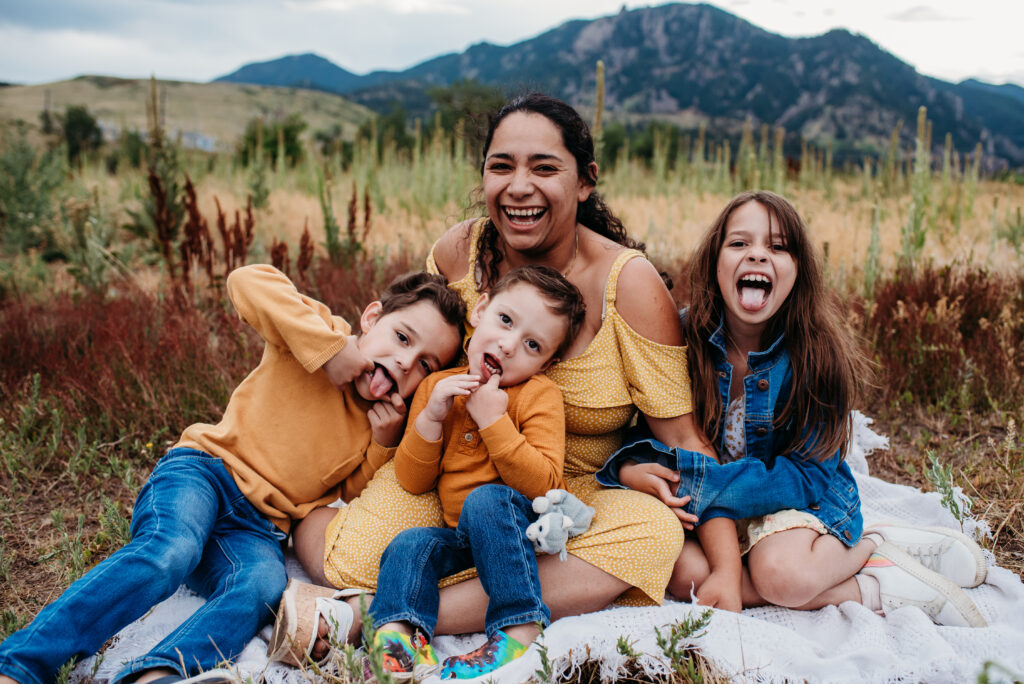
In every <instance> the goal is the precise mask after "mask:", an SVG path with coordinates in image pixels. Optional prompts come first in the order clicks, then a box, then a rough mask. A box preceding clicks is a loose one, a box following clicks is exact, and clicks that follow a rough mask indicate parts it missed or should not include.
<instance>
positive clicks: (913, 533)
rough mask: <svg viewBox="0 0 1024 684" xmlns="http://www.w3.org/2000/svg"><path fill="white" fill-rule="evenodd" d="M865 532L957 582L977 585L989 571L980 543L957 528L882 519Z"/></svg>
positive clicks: (969, 585) (958, 583) (960, 584)
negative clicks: (878, 523)
mask: <svg viewBox="0 0 1024 684" xmlns="http://www.w3.org/2000/svg"><path fill="white" fill-rule="evenodd" d="M864 532H865V534H867V533H870V532H877V533H878V534H880V535H882V538H883V539H885V541H887V542H889V543H890V544H893V545H895V546H897V547H899V548H900V549H902V550H903V551H906V552H907V553H908V554H910V555H911V556H913V557H914V558H916V559H917V560H918V561H920V562H921V564H922V565H924V566H925V567H926V568H928V569H929V570H934V571H935V572H937V573H939V574H940V575H942V576H944V577H948V578H949V579H951V580H953V581H954V582H956V583H957V585H958V586H961V587H976V586H978V585H979V584H981V583H982V582H984V581H985V576H986V575H987V574H988V565H987V564H986V563H985V554H984V553H982V551H981V547H980V546H978V544H977V542H975V541H974V540H973V539H971V538H970V537H968V536H967V535H966V534H963V533H962V532H959V531H957V530H952V529H949V528H947V527H915V526H913V525H903V524H900V523H885V524H883V525H876V526H874V527H872V528H870V529H867V530H865V531H864Z"/></svg>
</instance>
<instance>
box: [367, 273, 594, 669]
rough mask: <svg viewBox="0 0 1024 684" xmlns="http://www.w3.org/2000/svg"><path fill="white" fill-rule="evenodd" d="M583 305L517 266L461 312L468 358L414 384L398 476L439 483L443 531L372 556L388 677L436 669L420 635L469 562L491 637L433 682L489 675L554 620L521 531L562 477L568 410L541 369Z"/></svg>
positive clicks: (418, 486)
mask: <svg viewBox="0 0 1024 684" xmlns="http://www.w3.org/2000/svg"><path fill="white" fill-rule="evenodd" d="M583 314H584V307H583V300H582V296H581V295H580V293H579V291H578V290H577V289H576V287H575V286H574V285H572V284H571V283H570V282H569V281H568V280H566V279H565V278H563V277H562V275H561V274H560V273H558V272H557V271H556V270H554V269H551V268H548V267H543V266H525V267H521V268H517V269H514V270H512V271H510V272H509V273H508V274H507V275H506V276H505V277H504V278H502V279H501V280H500V281H499V282H498V283H497V284H496V285H495V286H494V287H493V288H492V289H491V292H490V294H489V295H487V294H485V295H483V296H482V297H481V299H480V302H479V303H478V304H477V306H476V307H475V308H474V310H473V312H472V314H471V316H470V323H471V324H473V326H474V327H475V329H474V331H473V335H472V337H471V338H470V340H469V343H468V346H467V349H466V352H467V356H468V365H467V366H463V367H461V368H454V369H451V370H448V371H442V372H441V373H436V374H434V375H432V376H431V377H429V378H427V380H426V381H424V383H423V385H422V386H421V387H420V389H419V390H418V391H417V393H416V398H415V399H414V401H413V404H412V407H411V409H410V413H409V416H410V425H409V427H408V428H407V429H406V432H405V436H404V437H403V438H402V443H401V444H400V445H399V447H398V453H397V454H396V455H395V471H396V473H397V475H398V480H399V482H401V484H402V486H403V487H405V488H406V489H407V490H408V491H410V492H412V493H414V494H415V493H421V492H426V491H429V490H431V489H433V488H434V487H436V488H437V490H438V494H439V496H440V498H441V507H442V509H443V511H444V517H445V523H446V524H447V525H448V527H444V528H432V527H421V528H413V529H410V530H406V531H404V532H402V533H400V534H399V535H398V536H397V537H395V539H394V540H393V541H392V542H391V544H389V545H388V547H387V549H386V550H385V551H384V555H383V557H382V558H381V568H380V577H379V580H378V585H377V594H376V596H375V597H374V599H373V603H372V604H371V605H370V609H369V610H370V614H371V616H372V617H373V622H374V628H375V629H377V630H378V631H377V636H376V639H377V641H378V642H380V643H381V644H382V645H383V647H384V650H385V653H388V654H390V656H391V657H390V658H387V659H386V660H385V668H386V669H389V670H390V671H391V672H392V673H393V674H396V675H399V676H401V675H404V674H418V675H423V674H427V673H430V672H432V671H434V670H436V667H437V660H436V658H435V657H433V655H432V649H431V647H430V646H429V644H428V643H427V642H428V641H429V639H430V638H431V637H432V635H433V631H434V627H435V625H436V624H437V606H438V590H437V583H438V581H439V580H440V579H442V578H444V577H447V576H448V575H452V574H455V573H457V572H460V571H462V570H465V569H467V568H471V567H474V566H475V567H476V569H477V572H479V574H480V580H481V582H482V583H483V586H484V590H485V591H486V592H487V595H488V597H489V599H490V602H489V605H488V608H487V620H486V631H487V635H488V640H487V643H486V644H484V645H483V646H481V647H480V648H479V649H477V650H476V651H474V652H473V653H470V654H467V655H465V656H455V657H453V658H449V659H448V660H446V661H445V663H444V668H443V671H442V678H449V677H458V678H465V677H476V676H480V675H483V674H486V673H488V672H491V671H492V670H494V669H496V668H498V667H500V666H501V665H504V664H505V663H507V662H509V661H511V660H513V659H514V658H517V657H519V656H520V655H522V653H523V652H524V651H525V650H526V645H528V644H529V643H530V642H531V641H533V639H534V638H535V637H536V636H537V634H538V632H539V630H538V627H537V623H538V622H540V623H543V624H545V625H546V624H548V623H549V622H550V613H549V611H548V609H547V606H545V605H544V602H543V600H542V599H541V590H540V579H539V577H538V574H537V560H536V556H535V553H534V549H533V546H532V544H531V542H530V541H529V540H527V538H526V536H525V529H526V527H527V525H529V524H530V522H532V520H533V519H535V518H536V515H535V514H534V513H533V510H532V507H531V503H532V499H533V498H534V497H537V496H541V495H543V494H544V493H545V492H547V491H548V490H549V489H555V488H562V487H564V486H565V482H564V480H563V478H562V465H563V459H564V454H565V414H564V408H563V403H562V395H561V392H560V391H559V389H558V386H557V385H555V383H554V382H552V381H551V380H549V379H548V378H547V377H545V376H543V375H538V374H539V373H542V372H543V371H544V370H545V369H547V367H548V366H550V365H551V364H552V363H553V362H554V361H556V360H557V358H558V357H559V356H560V355H561V354H562V353H563V352H564V351H565V349H567V348H568V347H569V345H570V344H571V343H572V340H573V339H574V338H575V336H576V333H577V332H578V330H579V326H580V325H581V324H582V322H583ZM417 630H418V631H417ZM414 631H417V632H416V633H415V634H414Z"/></svg>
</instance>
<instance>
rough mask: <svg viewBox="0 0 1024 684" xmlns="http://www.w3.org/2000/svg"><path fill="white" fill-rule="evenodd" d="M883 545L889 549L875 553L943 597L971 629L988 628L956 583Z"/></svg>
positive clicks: (902, 553) (896, 548)
mask: <svg viewBox="0 0 1024 684" xmlns="http://www.w3.org/2000/svg"><path fill="white" fill-rule="evenodd" d="M885 545H886V546H888V547H889V548H887V549H884V550H882V547H881V546H880V547H878V549H879V550H876V553H878V554H879V555H881V556H883V557H884V558H887V559H889V560H890V561H892V562H893V564H894V565H896V566H897V567H899V568H900V569H901V570H903V571H905V572H906V573H908V574H909V575H911V576H913V577H915V578H917V579H919V580H921V581H922V582H924V583H925V584H927V585H928V586H930V587H931V588H933V589H935V590H936V591H938V592H939V593H941V594H942V595H943V596H945V597H946V600H947V601H949V603H951V604H952V605H953V607H954V608H956V610H957V612H959V613H960V616H961V617H962V618H963V619H964V622H966V623H967V624H968V625H970V626H971V627H988V622H987V621H986V620H985V617H984V616H983V615H982V614H981V611H980V610H978V606H976V605H974V601H972V600H971V597H970V596H968V595H967V594H966V593H964V590H963V589H961V588H960V587H959V586H957V584H956V582H954V581H953V580H951V579H949V578H947V577H944V576H943V575H940V574H939V573H937V572H935V571H934V570H929V569H928V568H926V567H925V566H924V565H922V564H921V563H920V561H918V560H917V559H916V558H914V557H913V556H911V555H910V554H909V553H907V552H906V551H904V550H903V549H900V548H898V547H896V546H895V545H894V544H893V543H892V542H886V544H885Z"/></svg>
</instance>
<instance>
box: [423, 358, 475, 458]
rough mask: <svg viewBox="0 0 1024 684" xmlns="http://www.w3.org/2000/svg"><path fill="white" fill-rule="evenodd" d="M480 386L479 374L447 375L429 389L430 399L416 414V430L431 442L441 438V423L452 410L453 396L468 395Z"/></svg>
mask: <svg viewBox="0 0 1024 684" xmlns="http://www.w3.org/2000/svg"><path fill="white" fill-rule="evenodd" d="M479 386H480V376H479V375H465V374H461V375H449V376H448V377H447V378H445V379H443V380H440V381H439V382H438V383H437V384H436V385H434V389H432V390H431V391H430V399H428V400H427V405H426V406H424V407H423V410H422V411H420V414H419V415H418V416H416V432H418V433H420V437H422V438H423V439H426V440H430V441H431V442H433V441H436V440H439V439H441V423H443V422H444V419H445V418H447V417H448V413H449V411H451V410H452V403H453V402H454V401H455V397H468V396H469V395H470V393H472V392H473V390H475V389H476V388H477V387H479Z"/></svg>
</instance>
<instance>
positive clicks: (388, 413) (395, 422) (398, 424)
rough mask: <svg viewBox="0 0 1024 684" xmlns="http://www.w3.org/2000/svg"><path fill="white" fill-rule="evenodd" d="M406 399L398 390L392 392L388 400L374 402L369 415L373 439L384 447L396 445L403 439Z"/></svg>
mask: <svg viewBox="0 0 1024 684" xmlns="http://www.w3.org/2000/svg"><path fill="white" fill-rule="evenodd" d="M406 410H407V409H406V406H405V401H404V400H403V399H402V396H401V395H400V394H399V393H398V392H392V393H391V394H390V395H389V396H388V398H387V399H386V400H384V399H382V400H381V401H375V402H373V406H371V407H370V411H369V412H368V413H367V416H368V417H369V419H370V432H371V433H372V434H373V441H375V442H376V443H377V444H380V445H381V446H383V447H395V446H398V443H399V442H400V441H402V428H404V427H405V414H406Z"/></svg>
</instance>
